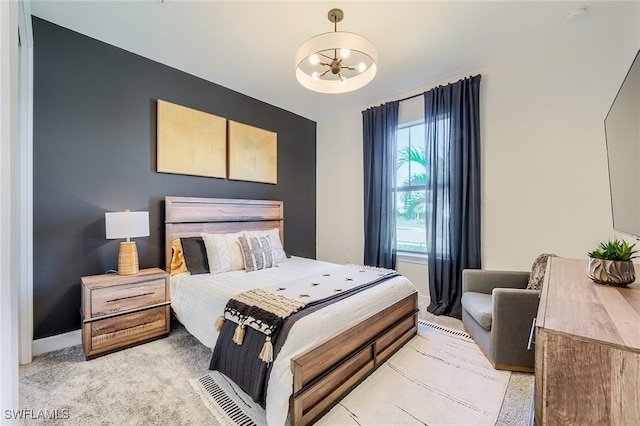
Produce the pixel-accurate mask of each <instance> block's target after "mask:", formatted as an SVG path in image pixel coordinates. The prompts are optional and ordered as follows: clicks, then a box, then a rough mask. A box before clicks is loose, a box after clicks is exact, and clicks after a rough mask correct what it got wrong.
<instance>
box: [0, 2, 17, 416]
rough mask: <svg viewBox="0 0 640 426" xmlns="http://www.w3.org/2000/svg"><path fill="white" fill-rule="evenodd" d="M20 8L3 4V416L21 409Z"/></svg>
mask: <svg viewBox="0 0 640 426" xmlns="http://www.w3.org/2000/svg"><path fill="white" fill-rule="evenodd" d="M17 36H18V4H17V3H16V2H3V1H0V176H1V179H0V182H1V184H0V236H1V237H0V347H1V348H2V350H0V411H1V412H2V418H3V420H2V422H3V424H9V423H15V421H12V420H11V419H6V418H5V415H4V413H5V410H9V409H15V408H18V346H17V342H18V308H17V305H18V288H17V287H18V285H17V281H18V280H17V279H16V276H17V271H18V268H17V264H18V259H17V256H16V254H15V253H14V248H15V246H16V235H15V233H14V224H15V220H16V207H15V199H16V190H15V188H16V181H17V179H16V169H15V168H14V164H15V159H16V158H17V142H16V141H17V128H18V126H17V124H18V121H17V117H18V114H17V86H18V85H17V71H18V68H17V66H18V65H17V64H18V49H17V47H18V42H17V40H18V37H17Z"/></svg>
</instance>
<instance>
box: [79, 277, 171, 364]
mask: <svg viewBox="0 0 640 426" xmlns="http://www.w3.org/2000/svg"><path fill="white" fill-rule="evenodd" d="M170 303H171V302H170V301H169V274H167V273H166V272H165V271H163V270H162V269H159V268H151V269H143V270H140V272H138V273H137V274H135V275H117V274H105V275H92V276H88V277H82V302H81V308H80V314H81V316H82V346H83V348H84V355H85V357H86V358H87V359H90V358H93V357H95V356H97V355H103V354H106V353H108V352H113V351H115V350H118V349H122V348H125V347H129V346H132V345H135V344H138V343H143V342H147V341H149V340H152V339H156V338H159V337H164V336H166V335H167V334H169V320H170V315H169V309H170V306H169V304H170Z"/></svg>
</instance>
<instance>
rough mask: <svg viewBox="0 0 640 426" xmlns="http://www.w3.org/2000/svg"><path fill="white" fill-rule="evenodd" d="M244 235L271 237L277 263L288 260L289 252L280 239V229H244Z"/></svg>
mask: <svg viewBox="0 0 640 426" xmlns="http://www.w3.org/2000/svg"><path fill="white" fill-rule="evenodd" d="M244 235H245V236H248V237H269V242H270V243H271V250H272V251H273V257H274V261H275V262H276V264H278V263H281V262H284V261H285V260H287V254H286V253H285V251H284V248H283V247H282V241H281V240H280V229H278V228H273V229H269V230H267V231H244Z"/></svg>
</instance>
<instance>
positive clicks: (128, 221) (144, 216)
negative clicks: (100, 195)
mask: <svg viewBox="0 0 640 426" xmlns="http://www.w3.org/2000/svg"><path fill="white" fill-rule="evenodd" d="M104 222H105V228H106V232H105V233H106V236H107V239H109V240H113V239H118V238H126V239H127V241H123V242H121V243H120V251H119V252H118V275H133V274H137V273H138V271H139V270H140V267H139V264H138V247H137V246H136V242H135V241H130V240H129V239H130V238H136V237H148V236H149V212H131V211H129V209H127V210H125V211H123V212H108V213H105V214H104Z"/></svg>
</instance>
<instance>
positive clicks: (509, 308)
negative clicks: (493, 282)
mask: <svg viewBox="0 0 640 426" xmlns="http://www.w3.org/2000/svg"><path fill="white" fill-rule="evenodd" d="M492 298H493V313H492V321H491V332H492V334H493V335H494V336H497V337H499V339H500V340H504V341H507V342H508V341H512V342H515V341H517V342H518V345H522V348H525V347H526V345H527V340H528V339H529V332H530V331H531V322H532V321H533V318H535V316H536V315H537V313H538V304H539V303H540V298H539V297H538V290H520V289H514V288H497V289H495V290H493V293H492Z"/></svg>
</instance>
